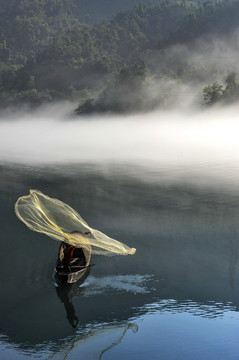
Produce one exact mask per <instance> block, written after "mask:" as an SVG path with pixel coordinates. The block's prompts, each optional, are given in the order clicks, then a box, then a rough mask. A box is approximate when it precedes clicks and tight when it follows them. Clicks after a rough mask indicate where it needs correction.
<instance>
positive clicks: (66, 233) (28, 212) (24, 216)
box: [15, 190, 136, 255]
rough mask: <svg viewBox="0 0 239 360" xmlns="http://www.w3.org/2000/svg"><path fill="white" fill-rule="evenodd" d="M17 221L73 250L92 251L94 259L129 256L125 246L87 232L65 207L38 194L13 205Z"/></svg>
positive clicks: (68, 207) (31, 193) (20, 199)
mask: <svg viewBox="0 0 239 360" xmlns="http://www.w3.org/2000/svg"><path fill="white" fill-rule="evenodd" d="M15 212H16V215H17V217H18V218H19V219H20V220H22V221H23V222H24V223H25V224H26V225H27V226H28V227H29V228H30V229H31V230H34V231H37V232H40V233H43V234H46V235H48V236H50V237H51V238H53V239H55V240H59V241H63V242H65V243H67V244H70V245H73V246H75V247H84V246H85V247H87V246H89V244H90V245H91V247H92V253H93V254H97V255H128V254H131V255H133V254H134V253H135V251H136V249H134V248H129V247H128V246H127V245H125V244H123V243H121V242H119V241H117V240H115V239H112V238H110V237H109V236H107V235H105V234H103V233H102V232H100V231H98V230H95V229H93V228H91V227H90V226H89V225H88V224H87V223H86V222H85V220H84V219H82V217H81V216H80V215H79V214H78V213H77V212H76V211H75V210H74V209H72V208H71V207H70V206H69V205H67V204H65V203H63V202H62V201H60V200H57V199H53V198H50V197H49V196H47V195H44V194H43V193H42V192H40V191H38V190H30V194H29V195H26V196H22V197H20V198H19V199H18V200H17V202H16V204H15Z"/></svg>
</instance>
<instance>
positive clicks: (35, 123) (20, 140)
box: [0, 105, 239, 184]
mask: <svg viewBox="0 0 239 360" xmlns="http://www.w3.org/2000/svg"><path fill="white" fill-rule="evenodd" d="M69 109H70V108H69V106H62V107H51V108H45V109H43V110H41V111H36V112H31V113H30V112H26V113H25V114H23V113H20V115H18V116H16V114H11V113H8V114H6V113H5V114H2V116H1V122H0V134H1V141H0V162H1V163H19V164H26V165H32V166H42V165H43V166H44V165H55V166H59V165H60V166H61V165H69V164H73V165H76V164H77V165H82V164H91V163H92V164H95V165H104V164H117V166H120V165H125V166H126V165H127V166H129V168H130V166H135V167H140V168H142V169H144V170H143V171H142V173H143V174H144V177H145V178H147V176H148V175H149V174H150V175H149V176H150V179H151V180H152V179H153V176H154V173H157V172H158V171H161V172H162V171H165V172H167V173H171V174H172V176H176V177H179V178H180V177H181V178H185V179H187V181H189V180H190V178H191V181H199V179H200V178H202V177H204V178H205V177H210V178H211V177H212V178H213V177H215V178H216V179H217V181H220V179H221V180H223V181H226V182H228V181H229V182H230V183H235V184H236V179H237V177H238V175H239V164H238V160H239V144H238V133H239V118H238V110H239V106H238V105H236V106H232V107H224V108H220V107H217V108H213V109H210V110H202V109H200V110H198V111H195V110H194V111H192V110H189V111H185V110H184V111H182V110H176V109H175V110H171V111H156V112H153V113H147V114H138V115H131V116H129V115H128V116H113V115H107V116H105V117H103V116H101V117H90V118H87V117H84V118H80V117H79V118H78V117H76V118H73V117H72V116H71V115H69V114H70V112H69ZM195 175H196V176H195Z"/></svg>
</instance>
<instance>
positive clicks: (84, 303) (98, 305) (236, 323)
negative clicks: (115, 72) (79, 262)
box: [0, 149, 239, 360]
mask: <svg viewBox="0 0 239 360" xmlns="http://www.w3.org/2000/svg"><path fill="white" fill-rule="evenodd" d="M188 150H189V152H190V149H188ZM234 150H235V149H234ZM230 151H231V150H230ZM236 154H237V153H236ZM154 155H155V154H154ZM177 156H178V152H177ZM179 157H180V156H179ZM225 159H226V157H224V158H223V163H220V159H219V160H218V161H215V162H214V164H213V165H212V162H210V164H206V163H205V162H203V161H201V162H198V163H197V164H192V163H190V164H189V165H188V166H182V164H180V166H178V167H177V166H175V164H174V165H173V166H172V167H171V168H170V169H169V168H167V167H166V168H165V167H164V166H161V167H160V166H159V165H158V166H155V165H152V166H151V167H147V166H143V165H142V164H141V165H142V166H139V163H138V164H137V166H136V164H135V165H134V166H133V165H132V164H126V163H125V164H124V162H121V164H120V163H119V162H117V163H114V164H113V163H110V162H109V161H108V162H97V163H93V162H88V163H86V162H84V163H82V164H80V163H79V164H78V165H74V166H73V165H58V166H56V165H54V166H53V165H47V166H46V165H45V166H40V165H34V166H31V165H20V164H19V163H18V164H17V163H16V164H15V165H10V163H9V162H8V163H7V162H6V161H5V160H4V161H5V163H3V161H2V165H1V166H0V173H1V178H0V200H1V201H0V213H1V252H0V269H1V271H0V277H1V281H0V284H1V285H0V289H1V293H0V294H1V295H0V358H1V359H4V360H10V359H17V360H20V359H24V360H27V359H29V358H32V359H34V358H36V359H80V358H82V359H83V358H85V359H87V360H91V359H92V360H93V359H94V360H95V359H104V360H107V359H111V360H112V359H114V360H117V359H122V358H127V359H137V360H141V359H151V360H152V359H157V360H158V359H163V360H168V359H172V360H175V359H182V360H187V359H188V360H189V359H190V360H191V359H199V360H201V359H203V360H209V359H210V360H214V359H215V360H218V359H222V360H225V359H226V360H232V359H238V358H239V343H238V334H239V312H238V310H239V266H238V258H239V226H238V223H239V222H238V219H239V191H238V186H237V183H238V164H237V161H236V155H235V152H234V158H233V160H232V161H231V162H230V161H229V162H228V163H226V162H225ZM209 165H210V166H209ZM30 188H35V189H38V190H41V191H42V192H44V193H45V194H47V195H49V196H51V197H55V198H58V199H60V200H62V201H64V202H66V203H68V204H69V205H70V206H72V207H73V208H74V209H76V210H77V211H78V212H79V213H80V214H81V216H82V217H83V218H84V219H85V220H86V221H87V222H88V223H89V225H90V226H92V227H93V228H97V229H99V230H101V231H103V232H105V233H106V234H108V235H109V236H112V237H114V238H116V239H118V240H120V241H122V242H124V243H126V244H127V245H129V246H130V247H136V248H137V252H136V254H135V255H134V256H128V257H123V256H122V257H121V256H115V257H103V256H93V259H92V262H93V263H94V264H95V266H93V267H92V268H91V269H90V272H89V274H88V276H87V278H86V279H85V281H84V283H82V284H74V285H73V286H69V287H56V286H55V284H54V280H53V278H52V270H53V266H54V263H55V261H56V256H57V251H58V246H59V244H58V243H57V242H56V241H54V240H51V239H50V238H47V237H46V236H44V235H41V234H38V233H34V232H32V231H30V230H29V229H28V228H27V227H26V226H25V225H24V224H23V223H21V222H20V221H19V220H18V219H17V218H16V216H15V213H14V203H15V201H16V200H17V198H18V197H19V196H22V195H25V194H28V192H29V189H30ZM76 316H77V318H78V320H79V323H78V325H77V326H75V327H74V318H75V317H76Z"/></svg>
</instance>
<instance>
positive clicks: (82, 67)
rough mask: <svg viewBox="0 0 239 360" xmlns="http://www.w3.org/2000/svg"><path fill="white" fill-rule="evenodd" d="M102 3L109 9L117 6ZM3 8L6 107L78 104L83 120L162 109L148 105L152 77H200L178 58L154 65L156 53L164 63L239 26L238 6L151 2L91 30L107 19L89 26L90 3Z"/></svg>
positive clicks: (0, 94)
mask: <svg viewBox="0 0 239 360" xmlns="http://www.w3.org/2000/svg"><path fill="white" fill-rule="evenodd" d="M91 1H92V2H93V3H94V2H95V3H99V1H96V0H94V1H93V0H91ZM102 1H103V4H104V5H105V7H107V4H108V3H109V1H108V2H107V0H102ZM135 2H136V1H132V2H130V3H131V4H133V3H135ZM111 3H112V2H111ZM117 3H118V5H119V2H117V1H116V2H115V4H117ZM122 4H123V5H122V6H126V2H124V1H123V2H122ZM0 5H1V7H0V19H1V22H0V30H1V32H0V33H1V35H0V106H8V105H9V104H18V103H22V102H23V103H25V102H29V103H31V104H33V105H38V104H41V103H44V102H50V101H55V100H62V99H71V100H79V106H78V108H77V113H79V114H83V113H90V112H104V111H114V112H123V111H136V110H139V109H144V108H145V109H147V108H150V107H152V106H156V105H157V102H158V103H159V104H160V101H161V100H162V99H161V98H160V96H159V97H158V98H157V100H155V101H153V103H147V101H148V100H147V101H146V99H145V96H144V94H145V89H147V81H148V79H149V78H150V79H154V81H157V79H163V78H164V77H166V76H170V77H171V78H175V79H177V80H180V79H184V78H185V76H187V79H190V77H191V79H192V78H193V75H194V74H193V72H192V71H191V69H188V68H187V67H183V66H179V63H178V62H177V61H176V60H175V61H171V62H165V63H164V64H162V63H159V64H157V66H155V64H154V65H152V61H151V58H152V54H154V55H155V53H156V54H160V55H161V57H163V56H164V52H165V51H166V50H167V49H168V48H169V47H170V46H173V45H175V44H188V43H192V44H193V42H194V41H195V39H197V38H198V37H200V36H204V35H209V34H212V33H215V34H216V33H217V34H218V33H220V34H222V33H223V34H224V35H225V34H229V33H230V32H231V31H233V29H234V28H235V27H236V26H237V25H238V22H239V21H238V15H239V1H238V0H233V1H222V2H206V3H201V2H200V3H197V2H189V1H173V0H162V1H152V2H149V1H146V0H145V1H144V2H141V3H139V4H136V5H135V6H134V8H133V9H131V10H126V11H119V12H117V13H115V14H114V15H113V16H112V17H111V19H110V20H107V21H106V20H104V21H101V22H100V23H98V24H96V25H91V24H90V23H93V22H95V23H97V22H98V21H99V18H97V16H96V15H94V14H93V15H92V20H91V21H88V24H87V21H86V20H84V18H83V15H84V14H87V10H85V12H84V11H83V10H84V9H87V2H86V1H83V0H82V1H77V0H42V1H40V2H39V1H37V0H31V1H30V0H20V1H19V0H18V1H17V0H9V1H8V2H6V1H5V0H0ZM84 6H85V8H84ZM95 6H96V4H95ZM92 8H93V9H94V7H92ZM96 8H97V7H96ZM96 8H95V9H96ZM111 9H112V7H111ZM115 9H116V7H115V8H113V9H112V10H111V11H114V10H115ZM14 11H15V12H14ZM93 18H94V20H93ZM89 24H90V25H89ZM192 46H193V45H192ZM203 76H205V78H206V75H203V73H202V77H203ZM210 86H211V85H210ZM214 87H215V86H214ZM224 90H225V89H224ZM209 93H210V91H209ZM224 96H225V94H224ZM209 102H210V101H209Z"/></svg>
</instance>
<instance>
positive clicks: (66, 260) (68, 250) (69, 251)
mask: <svg viewBox="0 0 239 360" xmlns="http://www.w3.org/2000/svg"><path fill="white" fill-rule="evenodd" d="M74 250H75V247H74V246H72V245H69V244H67V243H64V244H63V255H64V257H63V259H62V265H63V266H64V270H65V271H66V272H70V271H71V268H70V263H71V260H72V258H73V254H74Z"/></svg>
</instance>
